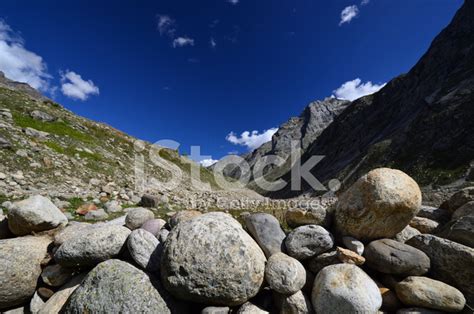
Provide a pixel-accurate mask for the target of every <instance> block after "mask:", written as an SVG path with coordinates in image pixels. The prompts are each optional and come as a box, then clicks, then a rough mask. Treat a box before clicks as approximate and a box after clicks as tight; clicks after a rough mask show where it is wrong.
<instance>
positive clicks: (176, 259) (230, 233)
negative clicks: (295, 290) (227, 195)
mask: <svg viewBox="0 0 474 314" xmlns="http://www.w3.org/2000/svg"><path fill="white" fill-rule="evenodd" d="M265 262H266V258H265V255H264V253H263V252H262V250H261V249H260V247H259V246H258V244H257V243H255V241H254V240H253V239H252V238H251V237H250V236H249V235H248V234H247V233H246V232H245V231H244V230H243V229H242V226H241V225H240V223H239V222H238V221H236V220H235V219H233V218H232V217H231V216H230V215H228V214H225V213H222V212H213V213H208V214H203V215H200V216H198V217H195V218H194V219H191V220H188V221H184V222H182V223H180V224H178V225H177V226H176V227H175V228H173V230H172V231H171V232H170V234H169V236H168V239H167V240H166V242H165V244H164V249H163V255H162V259H161V278H162V282H163V284H164V286H165V288H166V289H167V290H168V291H169V292H171V293H172V294H173V295H175V296H176V297H177V298H179V299H183V300H189V301H194V302H200V303H206V304H208V305H226V306H233V305H239V304H242V303H244V302H246V301H247V300H248V299H250V298H252V297H254V296H255V295H256V294H257V293H258V291H259V290H260V288H261V287H262V285H263V279H264V271H265ZM210 278H212V285H210V284H209V279H210Z"/></svg>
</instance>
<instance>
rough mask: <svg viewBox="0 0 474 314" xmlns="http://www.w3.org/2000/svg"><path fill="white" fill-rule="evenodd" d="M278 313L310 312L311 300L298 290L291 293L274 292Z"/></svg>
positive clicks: (305, 313) (297, 313)
mask: <svg viewBox="0 0 474 314" xmlns="http://www.w3.org/2000/svg"><path fill="white" fill-rule="evenodd" d="M275 299H276V302H277V303H278V307H279V308H280V312H279V313H280V314H312V313H313V306H312V305H311V300H310V299H309V298H308V297H307V296H306V295H305V294H304V293H303V292H302V291H298V292H296V293H294V294H292V295H289V296H287V295H282V294H276V296H275Z"/></svg>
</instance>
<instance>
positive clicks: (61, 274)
mask: <svg viewBox="0 0 474 314" xmlns="http://www.w3.org/2000/svg"><path fill="white" fill-rule="evenodd" d="M72 273H73V272H72V270H71V269H69V268H65V267H62V266H61V265H58V264H55V265H49V266H46V267H45V268H44V269H43V272H42V273H41V279H43V281H44V283H46V284H47V285H49V286H51V287H60V286H62V285H64V284H65V283H66V282H68V281H69V280H70V279H71V278H72Z"/></svg>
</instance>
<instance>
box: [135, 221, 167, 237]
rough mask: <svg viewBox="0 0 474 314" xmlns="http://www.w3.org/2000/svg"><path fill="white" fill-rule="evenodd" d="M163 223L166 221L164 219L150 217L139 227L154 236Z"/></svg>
mask: <svg viewBox="0 0 474 314" xmlns="http://www.w3.org/2000/svg"><path fill="white" fill-rule="evenodd" d="M165 225H166V221H164V220H163V219H150V220H147V221H145V223H144V224H143V225H142V226H141V228H142V229H144V230H146V231H148V232H150V233H151V234H153V235H154V236H155V237H156V236H158V234H159V233H160V230H161V229H162V228H163V227H164V226H165Z"/></svg>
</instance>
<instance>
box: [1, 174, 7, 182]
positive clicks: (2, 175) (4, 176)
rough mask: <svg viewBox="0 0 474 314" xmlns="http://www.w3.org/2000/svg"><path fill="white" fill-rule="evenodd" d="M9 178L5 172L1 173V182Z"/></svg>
mask: <svg viewBox="0 0 474 314" xmlns="http://www.w3.org/2000/svg"><path fill="white" fill-rule="evenodd" d="M6 178H7V175H6V174H4V173H3V172H0V180H5V179H6Z"/></svg>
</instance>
